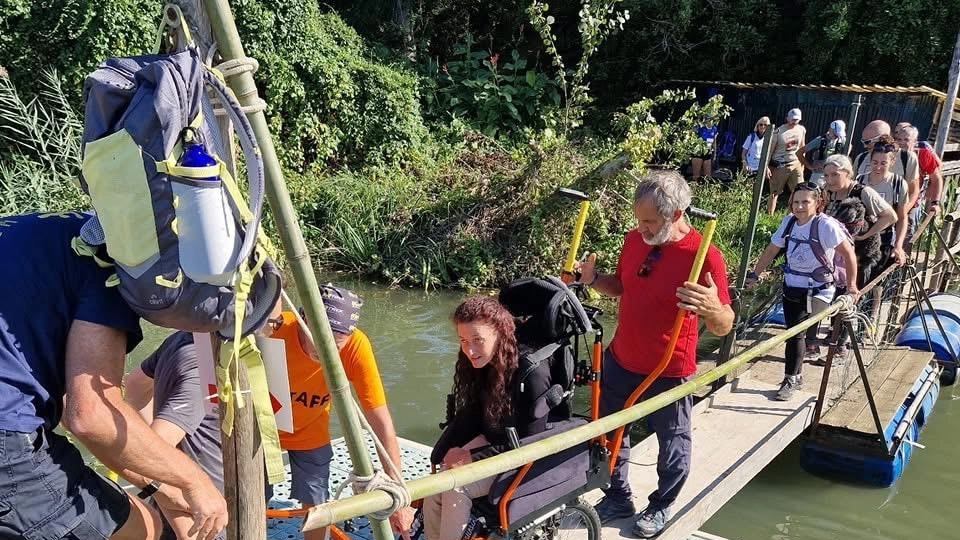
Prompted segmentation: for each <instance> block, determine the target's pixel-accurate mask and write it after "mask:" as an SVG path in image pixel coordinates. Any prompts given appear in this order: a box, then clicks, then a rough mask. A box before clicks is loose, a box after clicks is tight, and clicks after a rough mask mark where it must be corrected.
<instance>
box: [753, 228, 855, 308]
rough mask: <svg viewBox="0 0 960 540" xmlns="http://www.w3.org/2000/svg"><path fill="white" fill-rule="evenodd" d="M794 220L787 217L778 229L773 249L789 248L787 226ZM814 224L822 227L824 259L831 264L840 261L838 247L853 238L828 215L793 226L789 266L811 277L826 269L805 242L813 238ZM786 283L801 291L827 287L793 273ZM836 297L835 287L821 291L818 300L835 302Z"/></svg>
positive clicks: (821, 236) (787, 274)
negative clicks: (786, 236) (815, 271)
mask: <svg viewBox="0 0 960 540" xmlns="http://www.w3.org/2000/svg"><path fill="white" fill-rule="evenodd" d="M792 218H793V215H792V214H791V215H787V216H786V217H784V218H783V221H781V222H780V227H779V228H777V232H775V233H773V237H772V238H771V239H770V242H771V243H772V244H773V245H775V246H777V247H780V248H782V247H784V246H786V241H785V239H784V238H783V235H784V234H785V232H786V229H787V223H789V222H790V220H791V219H792ZM814 222H817V223H819V228H820V230H819V234H820V244H821V245H822V246H823V251H824V255H825V256H826V259H827V260H828V261H834V260H836V259H837V258H836V257H835V255H836V248H837V246H839V245H840V244H841V243H842V242H843V241H844V240H847V239H848V238H849V236H848V235H847V231H846V229H844V227H843V225H841V224H840V222H839V221H837V220H835V219H833V218H832V217H830V216H828V215H826V214H820V215H819V216H817V217H814V218H813V219H811V220H810V221H808V222H806V223H804V224H803V225H801V224H800V222H799V221H797V222H796V223H794V224H793V229H791V230H790V247H789V250H788V251H787V262H788V263H789V265H790V269H791V270H794V271H796V272H801V273H811V272H813V271H814V270H817V269H818V268H820V267H821V266H823V265H822V264H821V263H820V261H819V260H818V259H817V256H816V255H815V254H814V253H813V249H812V248H811V247H810V244H808V243H806V242H805V240H808V239H809V238H810V226H811V224H813V223H814ZM784 282H785V284H786V286H787V287H799V288H812V287H820V286H822V285H824V284H825V283H824V282H822V281H817V280H814V279H813V278H809V277H806V276H800V275H796V274H792V273H785V274H784ZM833 293H834V287H833V286H832V285H831V286H830V287H825V288H824V289H823V290H821V291H819V292H818V293H817V295H816V298H819V299H821V300H823V301H824V302H830V301H832V300H833Z"/></svg>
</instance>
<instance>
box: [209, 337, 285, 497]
mask: <svg viewBox="0 0 960 540" xmlns="http://www.w3.org/2000/svg"><path fill="white" fill-rule="evenodd" d="M235 360H239V362H242V363H243V365H244V366H246V367H247V378H248V380H249V381H250V399H251V401H252V403H253V412H254V415H255V416H256V419H257V427H258V430H259V431H260V441H261V443H262V444H263V458H264V462H265V463H266V468H267V481H268V482H270V483H271V484H277V483H279V482H282V481H283V480H284V479H285V478H286V470H285V467H284V465H283V456H282V455H281V453H280V436H279V434H278V433H277V420H276V417H275V416H274V412H273V406H272V404H271V401H270V389H269V388H268V387H267V372H266V368H265V367H264V365H263V357H262V356H261V354H260V349H258V348H257V344H256V340H255V339H254V336H253V335H249V336H247V337H244V338H241V339H239V340H231V341H228V342H227V343H225V344H224V345H223V347H221V349H220V364H219V365H218V366H217V384H218V386H219V388H220V404H221V407H226V408H225V409H224V415H223V425H222V426H221V429H222V430H223V432H224V433H226V434H228V435H230V434H232V433H233V424H234V421H235V418H236V410H235V408H234V407H237V408H242V407H244V406H245V404H244V400H243V398H242V396H243V394H242V393H237V392H235V390H237V389H239V388H240V386H239V371H238V369H239V367H238V366H239V362H234V361H235ZM231 397H235V398H236V399H235V400H231V399H230V398H231Z"/></svg>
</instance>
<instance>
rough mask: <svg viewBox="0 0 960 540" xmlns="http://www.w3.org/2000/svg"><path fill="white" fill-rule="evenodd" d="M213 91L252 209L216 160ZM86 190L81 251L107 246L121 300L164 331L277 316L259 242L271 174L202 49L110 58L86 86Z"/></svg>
mask: <svg viewBox="0 0 960 540" xmlns="http://www.w3.org/2000/svg"><path fill="white" fill-rule="evenodd" d="M208 91H209V92H210V93H211V94H213V95H214V96H216V98H217V100H218V102H219V103H220V104H221V105H222V107H223V109H224V111H225V112H226V114H227V116H228V117H229V118H230V120H231V122H232V124H233V127H234V129H235V130H236V132H237V134H238V138H239V141H240V144H241V147H242V148H243V151H244V154H245V157H246V170H247V175H248V184H249V196H250V202H251V207H252V208H248V207H247V204H246V202H245V201H244V200H243V196H242V194H241V193H240V190H239V188H238V187H237V185H236V183H235V181H234V180H233V178H232V177H231V176H230V173H229V172H228V169H227V167H226V166H225V165H224V163H223V161H222V160H221V159H220V158H219V157H218V156H222V155H224V154H225V152H227V151H229V149H227V148H225V147H224V144H223V143H222V142H221V141H220V140H219V133H218V131H217V129H216V126H215V122H216V121H215V117H214V111H213V106H212V103H211V101H210V97H209V95H208V94H207V92H208ZM83 95H84V102H85V111H84V129H83V146H82V151H83V165H82V175H81V182H80V184H81V187H82V188H83V190H84V191H85V192H87V193H88V194H89V195H90V198H91V201H92V204H93V207H94V209H95V210H96V216H95V217H94V218H92V219H91V221H90V222H88V224H87V225H85V226H84V231H83V232H82V234H81V240H82V242H81V244H82V245H75V246H74V247H75V249H77V250H78V252H81V251H82V252H84V253H85V254H90V255H97V254H98V252H99V251H100V247H99V246H101V245H103V244H105V245H106V253H107V255H109V259H111V260H105V259H106V258H105V257H102V253H100V255H101V256H99V257H98V261H100V262H102V263H111V262H112V264H114V265H115V268H116V276H117V278H118V281H119V283H118V286H119V290H120V293H121V295H122V296H123V298H124V300H126V302H127V303H128V304H129V305H130V306H131V307H132V308H133V309H134V310H135V311H136V312H137V313H139V314H140V315H141V316H143V318H145V319H147V320H148V321H150V322H152V323H154V324H157V325H159V326H164V327H168V328H175V329H179V330H186V331H190V332H218V333H220V334H221V335H222V336H225V337H234V336H236V335H238V334H240V335H246V334H249V333H251V332H252V331H254V330H256V329H257V328H258V327H259V326H261V325H262V323H263V321H265V320H266V318H267V317H268V316H269V313H270V310H271V309H272V307H273V306H274V304H275V303H276V301H277V299H278V298H279V295H280V276H279V273H278V272H277V270H276V268H275V267H274V265H273V263H272V262H271V261H270V260H269V259H268V257H267V256H266V253H265V251H264V249H263V248H262V246H261V244H260V243H259V242H258V240H259V239H260V237H261V232H260V229H259V227H260V218H261V212H262V208H263V189H264V172H263V163H262V160H261V157H260V150H259V148H258V147H257V146H256V139H255V138H254V136H253V129H252V128H251V126H250V124H249V122H248V121H247V119H246V116H245V115H244V113H243V112H242V111H241V107H240V105H239V103H238V102H237V100H236V98H235V97H234V96H233V93H232V92H231V91H230V90H229V89H228V88H227V87H226V85H225V84H224V83H223V81H222V80H221V79H220V78H219V76H218V74H217V73H216V72H214V71H213V70H211V69H210V68H208V67H207V66H206V65H205V64H204V62H203V61H202V59H201V58H200V55H199V53H198V51H197V50H196V48H195V47H194V46H192V44H191V45H190V46H188V47H187V48H186V50H184V51H182V52H178V53H175V54H169V55H166V54H157V55H149V56H138V57H130V58H111V59H109V60H107V61H106V62H104V63H103V64H102V65H101V66H100V67H99V68H98V69H97V70H96V71H94V72H93V73H92V74H91V75H89V76H88V77H87V79H86V82H85V84H84V91H83Z"/></svg>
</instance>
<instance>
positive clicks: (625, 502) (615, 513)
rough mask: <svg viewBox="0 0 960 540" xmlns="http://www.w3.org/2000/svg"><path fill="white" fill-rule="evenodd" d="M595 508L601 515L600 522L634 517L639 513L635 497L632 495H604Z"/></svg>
mask: <svg viewBox="0 0 960 540" xmlns="http://www.w3.org/2000/svg"><path fill="white" fill-rule="evenodd" d="M594 510H596V511H597V515H598V516H600V523H607V522H608V521H613V520H615V519H623V518H628V517H633V516H634V515H635V514H636V513H637V507H636V506H634V505H633V499H631V498H630V497H627V498H622V497H609V496H608V497H604V498H602V499H600V502H598V503H597V505H596V506H595V507H594Z"/></svg>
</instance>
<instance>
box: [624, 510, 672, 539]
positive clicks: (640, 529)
mask: <svg viewBox="0 0 960 540" xmlns="http://www.w3.org/2000/svg"><path fill="white" fill-rule="evenodd" d="M668 521H670V510H669V509H663V510H651V509H650V508H647V509H646V510H644V511H643V512H641V513H640V519H638V520H637V522H636V523H634V524H633V534H635V535H637V536H639V537H640V538H653V537H654V536H656V535H658V534H660V533H661V532H663V528H664V527H666V526H667V522H668Z"/></svg>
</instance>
